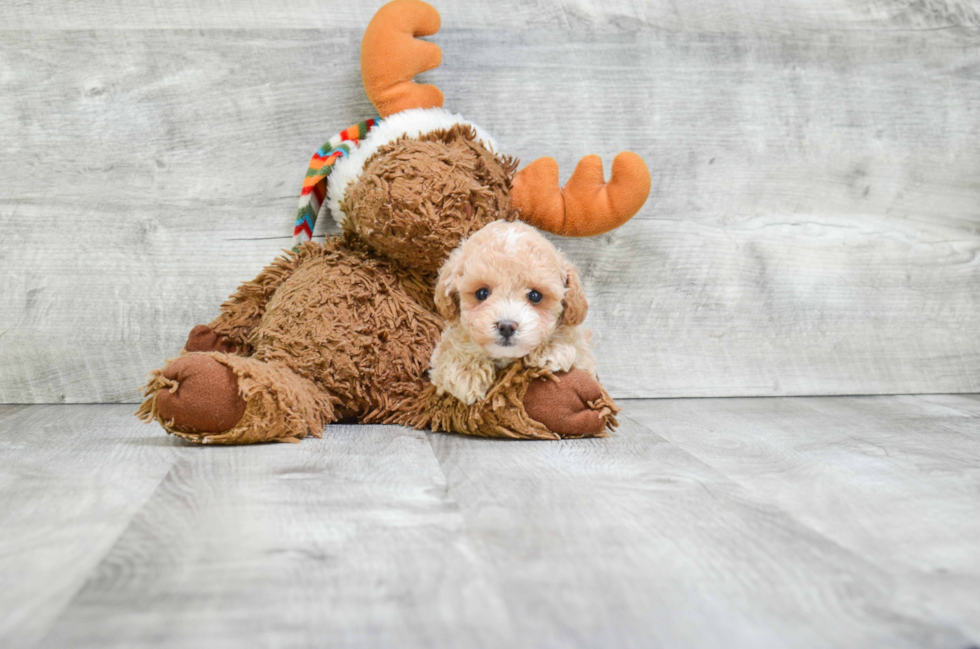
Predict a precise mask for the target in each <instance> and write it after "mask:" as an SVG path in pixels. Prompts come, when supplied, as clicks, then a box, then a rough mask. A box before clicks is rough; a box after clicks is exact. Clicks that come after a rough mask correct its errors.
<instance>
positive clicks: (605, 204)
mask: <svg viewBox="0 0 980 649" xmlns="http://www.w3.org/2000/svg"><path fill="white" fill-rule="evenodd" d="M649 195H650V172H649V171H648V170H647V166H646V164H645V163H644V162H643V159H642V158H640V156H638V155H636V154H635V153H630V152H629V151H624V152H622V153H620V154H619V155H617V156H616V157H615V158H614V159H613V163H612V177H611V178H610V179H609V182H608V183H607V182H605V181H604V179H603V176H602V160H601V159H600V158H599V156H597V155H588V156H585V157H584V158H582V159H581V160H580V161H579V163H578V166H576V167H575V172H574V173H572V177H571V178H569V179H568V182H567V183H565V186H564V187H559V186H558V163H557V162H555V159H554V158H539V159H537V160H535V161H534V162H532V163H531V164H529V165H528V166H526V167H524V168H523V169H521V170H520V171H519V172H517V174H516V175H515V176H514V185H513V188H512V189H511V192H510V200H511V205H513V206H514V207H516V208H517V209H519V210H520V211H521V217H520V218H521V220H522V221H526V222H527V223H530V224H531V225H533V226H534V227H536V228H540V229H541V230H545V231H547V232H551V233H554V234H560V235H562V236H565V237H591V236H594V235H597V234H602V233H604V232H609V231H610V230H614V229H616V228H618V227H619V226H621V225H622V224H624V223H626V222H627V221H629V220H630V218H631V217H632V216H633V215H634V214H636V213H637V212H638V211H639V210H640V208H641V207H643V203H644V202H646V200H647V196H649Z"/></svg>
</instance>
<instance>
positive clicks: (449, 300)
mask: <svg viewBox="0 0 980 649" xmlns="http://www.w3.org/2000/svg"><path fill="white" fill-rule="evenodd" d="M461 263H462V255H461V253H460V250H459V249H458V248H457V249H456V250H454V251H453V252H452V254H451V255H449V259H447V260H446V263H444V264H443V265H442V268H440V269H439V279H438V280H437V281H436V295H435V301H436V311H438V312H439V315H440V316H442V319H443V320H445V321H446V322H454V321H455V320H458V319H459V291H458V290H457V289H456V279H457V277H458V275H459V269H460V264H461Z"/></svg>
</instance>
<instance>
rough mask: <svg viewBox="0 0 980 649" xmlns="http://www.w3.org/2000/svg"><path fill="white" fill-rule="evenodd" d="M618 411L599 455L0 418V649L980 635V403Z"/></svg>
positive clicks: (546, 445)
mask: <svg viewBox="0 0 980 649" xmlns="http://www.w3.org/2000/svg"><path fill="white" fill-rule="evenodd" d="M624 406H625V409H624V417H623V426H622V427H621V429H620V430H619V431H617V432H616V434H614V435H613V436H612V437H610V438H608V439H601V440H583V441H568V442H557V443H551V442H542V443H530V442H517V443H513V442H503V441H494V440H481V439H473V438H465V437H459V436H450V435H439V434H426V433H423V432H418V431H412V430H407V429H404V428H400V427H383V426H365V427H358V426H334V427H331V428H329V429H328V431H327V433H328V434H327V435H326V436H325V438H324V439H322V440H306V441H304V442H303V443H302V444H299V445H269V446H256V447H245V448H199V447H193V446H188V445H185V444H183V443H182V442H180V441H178V440H176V439H173V438H168V437H166V436H164V435H163V434H162V432H161V431H160V430H159V429H158V428H156V427H153V426H143V425H141V424H139V423H138V422H137V421H136V420H135V418H133V416H132V413H131V410H132V407H131V406H127V405H59V406H0V530H2V532H0V584H3V588H0V646H2V647H14V648H17V647H59V648H60V647H100V648H101V647H194V646H208V647H242V646H259V647H292V646H311V647H312V646H332V647H471V646H472V647H513V646H527V647H687V646H697V647H726V648H731V647H780V648H783V647H794V648H797V647H910V648H916V649H919V648H922V647H944V648H945V647H948V648H950V649H966V648H967V647H970V646H973V645H976V644H977V643H978V642H980V546H978V543H977V539H978V538H980V516H978V512H980V398H978V397H974V396H963V395H959V396H944V395H935V396H921V397H920V396H900V397H819V398H818V397H814V398H793V399H788V398H784V399H779V398H776V399H681V400H650V401H644V400H634V401H628V402H625V403H624Z"/></svg>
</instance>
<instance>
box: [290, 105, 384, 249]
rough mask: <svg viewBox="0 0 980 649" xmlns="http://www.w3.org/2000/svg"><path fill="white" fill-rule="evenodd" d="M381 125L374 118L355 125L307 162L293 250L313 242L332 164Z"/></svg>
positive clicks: (294, 231)
mask: <svg viewBox="0 0 980 649" xmlns="http://www.w3.org/2000/svg"><path fill="white" fill-rule="evenodd" d="M380 123H381V118H378V117H376V118H374V119H369V120H367V121H365V122H361V123H360V124H355V125H354V126H351V127H350V128H348V129H346V130H343V131H341V132H340V133H338V134H337V135H334V136H333V137H332V138H330V139H329V140H328V141H327V143H326V144H324V145H323V146H322V147H320V149H319V150H318V151H317V152H316V153H314V154H313V157H312V158H310V167H309V169H307V170H306V178H305V179H304V180H303V192H302V193H301V194H300V197H299V211H298V212H297V213H296V227H295V228H293V250H295V249H296V248H298V247H299V246H300V244H302V243H304V242H306V241H309V240H310V239H312V238H313V227H314V226H315V225H316V217H317V215H319V213H320V206H321V205H323V199H324V198H326V196H327V176H329V175H330V172H331V171H333V165H334V163H335V162H337V160H339V159H340V158H342V157H345V156H347V155H349V154H350V152H351V151H352V150H354V149H356V148H357V146H358V145H359V144H360V143H361V140H363V139H364V138H365V136H367V134H368V132H369V131H370V130H371V129H372V128H374V127H375V126H376V125H377V124H380Z"/></svg>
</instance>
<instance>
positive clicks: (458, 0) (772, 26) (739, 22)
mask: <svg viewBox="0 0 980 649" xmlns="http://www.w3.org/2000/svg"><path fill="white" fill-rule="evenodd" d="M382 4H384V0H369V1H367V2H361V1H358V2H335V1H333V0H280V1H279V2H274V3H270V2H262V0H242V1H240V2H230V1H228V0H220V1H217V2H208V3H204V4H201V3H195V2H193V0H168V1H167V2H154V1H152V0H136V1H130V2H126V3H119V2H111V1H109V0H91V1H89V2H85V3H67V4H58V3H56V2H54V1H53V0H10V1H9V2H7V3H6V5H5V7H4V9H5V16H4V17H5V23H4V24H5V28H6V29H31V30H69V29H159V28H170V29H254V28H269V27H273V28H280V29H282V28H285V29H330V28H336V27H337V25H364V24H367V22H368V21H369V20H370V19H371V16H373V15H374V12H375V11H377V9H378V7H380V6H381V5H382ZM432 4H434V5H435V6H436V7H437V8H438V9H439V12H440V13H441V15H442V26H443V28H449V29H475V28H480V29H489V30H493V29H529V28H539V29H560V30H563V31H595V30H597V29H599V30H603V29H605V30H610V31H639V30H677V31H708V32H731V31H739V32H773V31H789V30H812V31H831V30H845V31H853V30H856V29H862V30H881V31H896V30H907V31H914V30H918V29H965V30H972V29H977V28H980V9H978V8H977V6H976V4H975V3H973V2H972V1H971V0H824V2H821V3H812V2H808V0H751V2H740V3H729V2H723V1H721V0H712V1H705V2H698V3H679V2H636V1H635V0H605V1H604V2H602V3H597V2H596V1H595V0H437V1H436V2H434V3H432Z"/></svg>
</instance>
